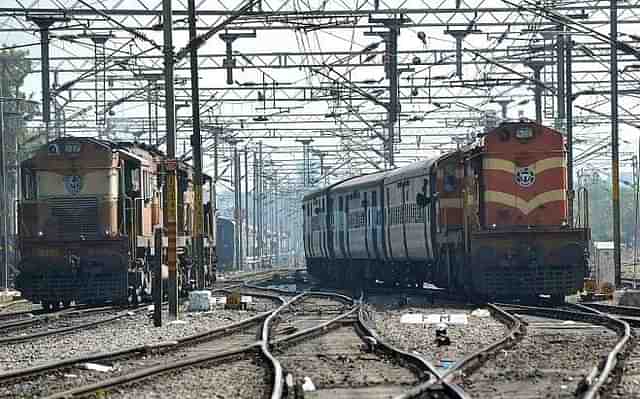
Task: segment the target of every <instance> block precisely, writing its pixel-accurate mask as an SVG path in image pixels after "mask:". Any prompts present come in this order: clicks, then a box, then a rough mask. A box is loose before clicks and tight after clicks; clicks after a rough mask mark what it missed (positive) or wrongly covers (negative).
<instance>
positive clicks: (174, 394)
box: [85, 355, 270, 399]
mask: <svg viewBox="0 0 640 399" xmlns="http://www.w3.org/2000/svg"><path fill="white" fill-rule="evenodd" d="M269 392H270V385H269V374H268V371H267V368H266V365H265V364H264V363H263V362H262V361H260V360H259V359H258V358H257V357H256V356H255V355H253V356H251V358H250V359H246V358H245V359H234V360H229V359H227V360H225V361H224V363H223V364H222V365H221V364H220V363H217V362H214V363H210V364H202V365H199V366H195V367H189V368H187V369H183V370H178V371H173V372H170V373H167V374H163V375H161V376H157V377H153V378H150V379H148V380H143V381H138V382H136V383H132V384H129V385H126V386H122V387H118V388H116V389H113V390H111V391H107V392H102V393H101V394H100V395H89V396H85V398H92V399H95V398H100V399H104V398H113V399H139V398H149V399H151V398H181V399H190V398H194V399H196V398H211V399H259V398H264V397H267V395H268V393H269Z"/></svg>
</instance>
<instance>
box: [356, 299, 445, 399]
mask: <svg viewBox="0 0 640 399" xmlns="http://www.w3.org/2000/svg"><path fill="white" fill-rule="evenodd" d="M369 321H370V317H369V313H368V312H367V311H365V310H364V309H363V308H361V309H360V312H359V313H358V323H359V324H360V325H361V327H362V328H363V330H364V332H365V333H366V335H367V336H369V337H371V338H372V339H373V341H374V343H373V344H372V345H373V346H374V348H375V349H377V350H381V351H383V352H384V353H386V354H389V355H391V356H394V357H396V358H398V359H400V360H402V361H406V362H409V363H412V364H414V365H418V366H419V367H420V368H422V369H423V370H426V371H428V372H429V374H430V376H432V377H434V378H435V381H434V378H429V380H428V381H426V382H423V383H421V384H420V386H422V385H424V386H425V387H426V386H427V385H428V386H432V385H433V384H435V383H436V382H437V381H439V380H441V376H440V373H439V372H438V370H437V369H436V368H435V366H434V365H433V364H431V362H429V361H428V360H427V359H425V358H423V357H422V356H419V355H416V354H413V353H409V352H405V351H403V350H402V349H399V348H397V347H395V346H393V345H392V344H390V343H388V342H386V341H385V340H383V339H382V337H380V335H379V334H378V333H377V332H376V331H375V330H374V328H373V327H370V326H369V323H368V322H369ZM416 388H417V387H416ZM414 389H415V388H414ZM414 389H412V390H410V391H408V392H405V393H403V394H402V395H399V396H396V397H395V399H408V398H412V397H415V396H416V395H419V394H420V393H422V392H418V391H416V392H415V393H414V392H413V390H414Z"/></svg>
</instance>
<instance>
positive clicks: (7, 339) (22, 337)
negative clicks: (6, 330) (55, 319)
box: [0, 311, 131, 345]
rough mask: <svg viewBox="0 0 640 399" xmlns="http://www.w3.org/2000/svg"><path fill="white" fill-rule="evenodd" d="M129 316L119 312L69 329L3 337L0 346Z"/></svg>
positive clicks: (94, 325) (128, 312) (128, 313)
mask: <svg viewBox="0 0 640 399" xmlns="http://www.w3.org/2000/svg"><path fill="white" fill-rule="evenodd" d="M130 314H131V312H130V311H125V312H120V313H118V314H117V315H115V316H111V317H106V318H104V319H100V320H94V321H90V322H87V323H80V324H76V325H73V326H69V327H63V328H56V329H53V330H47V331H40V332H36V333H33V334H27V335H20V336H14V337H5V338H0V345H3V344H15V343H19V342H25V341H30V340H32V339H36V338H42V337H48V336H51V335H59V334H64V333H67V332H71V331H76V330H77V331H79V330H84V329H87V328H90V327H96V326H99V325H101V324H106V323H110V322H113V321H116V320H119V319H122V318H124V317H126V316H129V315H130ZM26 321H27V322H28V323H25V324H34V323H35V322H37V320H36V321H33V320H26ZM15 325H19V322H16V323H15ZM3 327H4V326H0V329H2V328H3Z"/></svg>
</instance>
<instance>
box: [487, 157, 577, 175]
mask: <svg viewBox="0 0 640 399" xmlns="http://www.w3.org/2000/svg"><path fill="white" fill-rule="evenodd" d="M565 166H566V162H565V160H564V158H563V157H552V158H545V159H541V160H539V161H536V162H534V163H532V164H530V165H521V166H519V165H516V163H515V162H513V161H512V160H508V159H501V158H489V157H487V158H484V159H483V160H482V168H483V169H486V170H502V171H505V172H507V173H514V172H515V171H516V169H517V168H520V167H528V168H531V169H533V170H534V171H535V172H536V173H542V172H544V171H545V170H549V169H553V168H563V167H565Z"/></svg>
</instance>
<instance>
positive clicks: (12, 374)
mask: <svg viewBox="0 0 640 399" xmlns="http://www.w3.org/2000/svg"><path fill="white" fill-rule="evenodd" d="M255 296H261V297H264V298H269V299H274V300H277V301H279V302H284V299H282V298H279V297H273V296H271V295H255ZM271 312H272V311H267V312H262V313H259V314H257V315H255V316H252V317H249V318H247V319H244V320H241V321H239V322H236V323H232V324H228V325H225V326H221V327H217V328H214V329H211V330H208V331H203V332H201V333H197V334H193V335H189V336H186V337H182V338H178V339H175V340H171V341H168V342H161V343H157V344H152V345H148V344H145V345H138V346H132V347H129V348H125V349H122V350H118V351H112V352H102V353H95V354H90V355H81V356H76V357H73V358H69V359H63V360H59V361H54V362H49V363H44V364H39V365H36V366H32V367H28V368H24V369H17V370H9V371H6V372H2V373H0V382H3V381H7V380H12V379H16V378H22V377H26V376H30V375H35V374H40V373H43V372H46V371H51V370H55V369H59V368H62V367H68V366H72V365H74V364H78V363H86V362H95V361H98V360H105V359H111V358H118V357H123V356H131V355H135V354H138V353H149V352H153V351H156V350H174V349H177V348H180V347H182V346H185V345H189V344H194V343H198V342H203V341H207V340H210V339H213V338H217V337H218V336H220V335H222V336H224V335H225V334H229V333H232V332H234V331H237V330H239V329H242V328H245V327H247V326H249V325H251V324H254V323H257V322H260V321H262V320H263V319H264V318H266V317H267V316H268V315H269V314H270V313H271Z"/></svg>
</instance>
